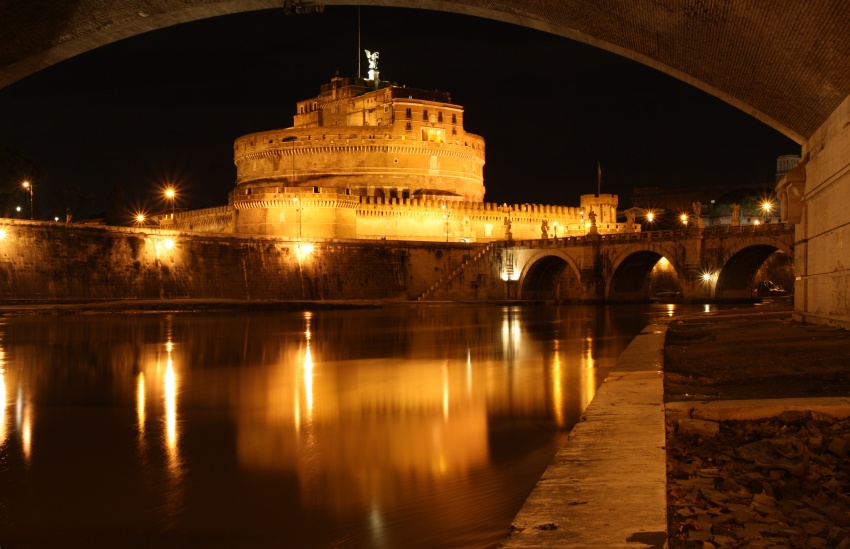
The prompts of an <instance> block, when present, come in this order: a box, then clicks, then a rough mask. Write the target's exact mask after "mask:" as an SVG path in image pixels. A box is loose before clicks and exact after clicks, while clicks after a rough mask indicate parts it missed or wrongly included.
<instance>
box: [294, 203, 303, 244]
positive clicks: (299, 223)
mask: <svg viewBox="0 0 850 549" xmlns="http://www.w3.org/2000/svg"><path fill="white" fill-rule="evenodd" d="M293 201H294V202H295V211H296V212H298V238H299V239H300V238H301V215H302V214H301V208H302V207H301V206H299V205H298V197H297V196H296V197H295V198H294V199H293Z"/></svg>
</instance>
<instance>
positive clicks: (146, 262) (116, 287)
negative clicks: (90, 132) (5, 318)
mask: <svg viewBox="0 0 850 549" xmlns="http://www.w3.org/2000/svg"><path fill="white" fill-rule="evenodd" d="M0 230H2V231H3V232H4V234H5V237H4V238H2V239H0V299H5V300H16V299H19V300H45V299H59V300H74V299H132V298H136V299H161V298H165V299H176V298H199V299H212V298H221V299H239V300H261V299H262V300H276V299H281V300H298V299H310V300H316V299H410V298H415V297H416V296H417V295H419V294H421V293H422V292H424V291H425V289H427V288H428V287H429V286H430V285H431V284H432V283H433V282H434V281H435V280H437V279H439V278H440V277H441V276H442V275H443V274H444V273H445V272H447V271H448V270H450V269H454V268H456V267H457V266H458V265H460V264H461V263H462V261H463V257H464V256H465V255H467V256H468V255H469V254H470V253H471V252H470V250H471V249H472V245H459V244H454V245H453V246H452V247H446V246H445V245H443V246H439V245H436V244H426V243H422V244H420V245H419V246H418V247H416V246H411V243H396V244H391V243H380V244H378V243H374V242H371V243H358V242H356V241H347V242H341V241H314V242H312V243H311V245H310V247H311V250H310V251H306V250H305V249H304V248H303V247H302V245H301V244H299V242H298V241H297V240H282V239H277V238H254V237H236V236H216V235H202V234H193V235H190V234H186V233H180V232H176V231H165V230H156V231H155V232H152V231H150V230H147V229H131V228H126V229H125V228H109V229H106V228H99V227H85V226H78V225H66V224H64V223H42V222H28V221H14V220H3V221H2V222H0ZM172 244H173V245H172Z"/></svg>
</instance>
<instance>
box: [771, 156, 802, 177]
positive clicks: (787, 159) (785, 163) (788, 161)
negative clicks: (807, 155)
mask: <svg viewBox="0 0 850 549" xmlns="http://www.w3.org/2000/svg"><path fill="white" fill-rule="evenodd" d="M799 162H800V155H799V154H786V155H783V156H780V157H779V158H777V159H776V182H777V183H779V181H780V180H781V179H782V178H783V177H785V175H786V174H787V173H788V172H790V171H791V170H792V169H793V168H794V166H796V165H797V163H799Z"/></svg>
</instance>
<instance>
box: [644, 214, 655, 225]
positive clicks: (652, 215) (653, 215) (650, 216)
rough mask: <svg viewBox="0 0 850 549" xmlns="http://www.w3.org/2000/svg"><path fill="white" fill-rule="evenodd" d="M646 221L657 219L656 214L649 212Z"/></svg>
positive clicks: (650, 221)
mask: <svg viewBox="0 0 850 549" xmlns="http://www.w3.org/2000/svg"><path fill="white" fill-rule="evenodd" d="M646 221H647V223H652V222H653V221H655V214H654V213H652V212H647V214H646Z"/></svg>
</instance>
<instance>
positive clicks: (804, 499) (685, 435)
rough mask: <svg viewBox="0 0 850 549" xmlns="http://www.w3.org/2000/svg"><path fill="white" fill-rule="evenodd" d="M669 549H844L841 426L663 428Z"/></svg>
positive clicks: (702, 424) (820, 421) (847, 540)
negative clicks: (665, 441)
mask: <svg viewBox="0 0 850 549" xmlns="http://www.w3.org/2000/svg"><path fill="white" fill-rule="evenodd" d="M667 427H668V429H667V493H668V496H667V498H668V499H667V505H668V508H667V512H668V519H667V520H668V535H669V539H668V546H669V547H670V548H671V549H675V548H699V549H715V548H721V547H724V548H725V547H730V548H743V547H747V548H751V547H758V548H779V547H782V548H798V547H800V548H803V547H805V548H810V547H811V548H817V547H831V548H838V549H842V548H848V549H850V480H848V479H850V459H848V457H850V420H848V419H842V420H839V419H835V418H832V417H829V416H826V415H823V414H817V413H810V412H784V413H782V414H781V415H780V416H778V417H775V418H772V419H767V420H760V421H723V422H719V423H717V422H712V421H701V420H695V419H679V420H678V421H675V422H674V420H672V419H669V420H668V426H667Z"/></svg>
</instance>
